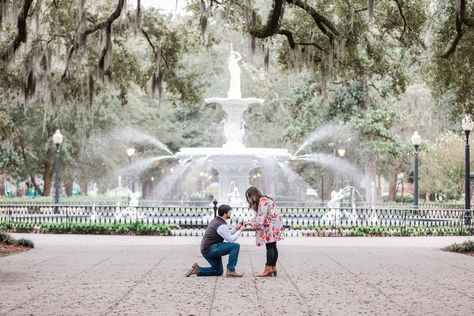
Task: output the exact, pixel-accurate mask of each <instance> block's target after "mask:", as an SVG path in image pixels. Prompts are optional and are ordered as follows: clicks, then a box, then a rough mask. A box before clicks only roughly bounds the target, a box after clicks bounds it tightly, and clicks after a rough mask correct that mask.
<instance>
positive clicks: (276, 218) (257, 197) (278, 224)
mask: <svg viewBox="0 0 474 316" xmlns="http://www.w3.org/2000/svg"><path fill="white" fill-rule="evenodd" d="M245 198H246V199H247V202H248V203H249V208H250V209H252V210H254V211H255V217H254V218H253V219H252V221H251V224H252V226H253V228H255V236H256V238H257V246H258V247H260V246H261V245H263V244H265V247H266V248H267V263H266V264H265V270H264V271H263V273H262V274H260V275H259V276H260V277H271V276H273V275H274V276H276V275H277V269H276V263H277V260H278V249H277V241H280V240H281V239H282V238H281V235H282V233H283V229H284V228H283V221H282V220H281V217H280V215H278V213H277V211H276V207H275V202H274V201H273V199H272V198H270V197H268V196H266V195H263V194H262V193H261V192H260V191H259V190H258V189H257V188H256V187H250V188H248V189H247V191H245Z"/></svg>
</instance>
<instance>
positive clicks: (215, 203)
mask: <svg viewBox="0 0 474 316" xmlns="http://www.w3.org/2000/svg"><path fill="white" fill-rule="evenodd" d="M217 203H218V202H217V200H216V199H214V201H212V204H214V218H216V217H217Z"/></svg>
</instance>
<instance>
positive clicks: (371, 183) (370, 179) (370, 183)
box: [365, 155, 377, 203]
mask: <svg viewBox="0 0 474 316" xmlns="http://www.w3.org/2000/svg"><path fill="white" fill-rule="evenodd" d="M376 159H377V158H376V157H375V156H374V155H370V156H369V157H368V159H367V160H366V161H365V190H366V192H365V196H366V198H365V199H366V201H367V202H368V203H374V202H375V199H376V192H375V172H376Z"/></svg>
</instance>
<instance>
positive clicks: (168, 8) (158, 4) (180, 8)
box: [131, 0, 187, 14]
mask: <svg viewBox="0 0 474 316" xmlns="http://www.w3.org/2000/svg"><path fill="white" fill-rule="evenodd" d="M133 2H135V3H136V1H131V3H133ZM177 2H178V3H177V5H176V0H141V4H142V6H144V7H146V8H148V7H155V8H160V9H163V10H164V11H165V12H166V13H172V14H174V13H175V8H176V12H177V13H178V14H181V13H183V12H184V7H185V6H186V4H187V0H178V1H177Z"/></svg>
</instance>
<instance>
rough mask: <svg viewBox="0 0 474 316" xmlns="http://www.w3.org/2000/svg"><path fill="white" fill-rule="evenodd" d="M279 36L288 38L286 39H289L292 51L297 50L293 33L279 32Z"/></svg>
mask: <svg viewBox="0 0 474 316" xmlns="http://www.w3.org/2000/svg"><path fill="white" fill-rule="evenodd" d="M278 34H280V35H284V36H286V38H287V39H288V44H289V45H290V47H291V49H295V47H296V43H295V40H294V38H293V33H291V31H288V30H279V31H278Z"/></svg>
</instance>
